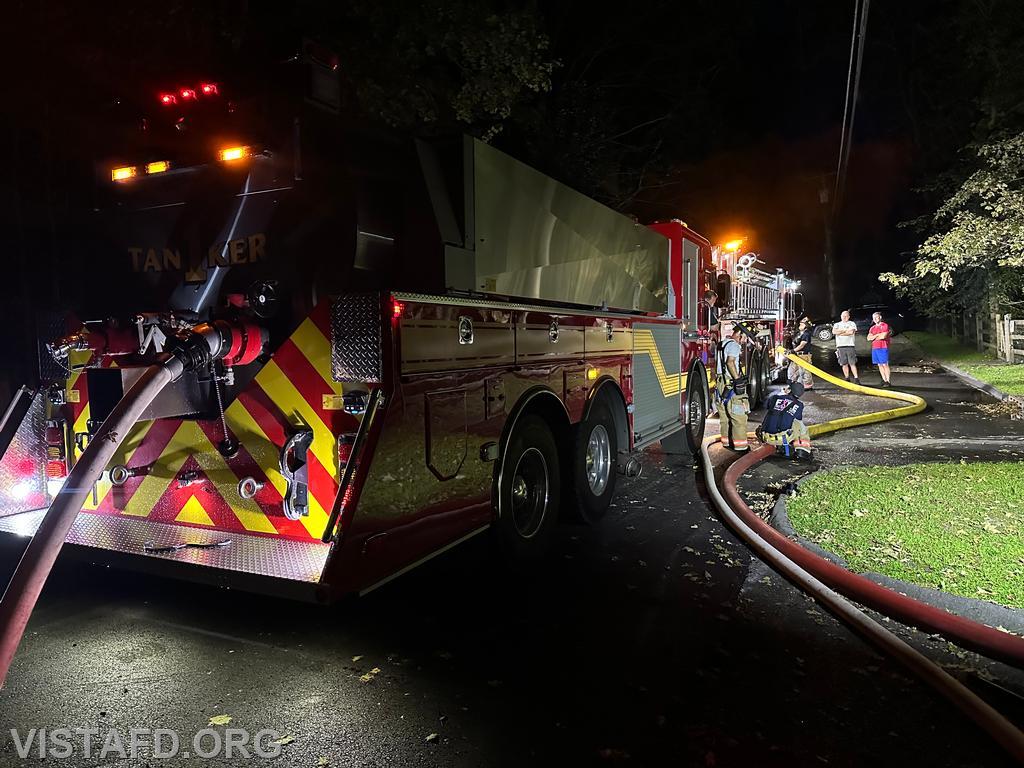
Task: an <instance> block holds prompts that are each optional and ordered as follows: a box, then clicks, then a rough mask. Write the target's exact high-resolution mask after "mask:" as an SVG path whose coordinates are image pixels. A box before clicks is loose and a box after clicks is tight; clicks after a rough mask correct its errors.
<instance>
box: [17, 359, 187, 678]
mask: <svg viewBox="0 0 1024 768" xmlns="http://www.w3.org/2000/svg"><path fill="white" fill-rule="evenodd" d="M183 371H184V366H183V364H182V362H181V360H179V359H178V358H177V357H168V358H167V359H166V360H165V361H163V362H162V363H157V364H156V365H151V366H150V367H149V368H147V369H146V371H145V372H144V373H143V374H142V376H140V377H139V378H138V379H137V380H136V382H135V384H134V385H132V387H131V389H129V390H128V392H127V394H125V396H124V397H123V398H121V401H120V402H119V403H118V404H117V406H115V408H114V410H113V411H111V413H110V416H108V417H107V418H106V420H105V421H104V422H103V425H102V426H101V427H100V428H99V431H98V432H97V433H96V435H95V436H94V437H93V439H92V440H91V441H90V442H89V445H88V446H86V449H85V451H83V452H82V456H81V458H80V459H79V460H78V462H77V463H76V464H75V466H74V468H73V469H72V470H71V473H70V474H69V475H68V478H67V480H66V481H65V483H64V487H63V488H61V490H60V493H58V494H57V498H56V499H54V500H53V503H52V504H51V505H50V508H49V509H48V510H47V511H46V514H45V515H44V516H43V520H42V522H41V523H40V524H39V528H38V529H36V532H35V535H34V536H33V537H32V541H30V542H29V544H28V547H27V548H26V549H25V554H24V555H22V558H21V561H20V562H19V563H18V568H17V570H16V571H15V572H14V576H13V577H12V578H11V583H10V584H9V585H8V586H7V591H6V592H4V597H3V600H2V601H0V686H2V685H3V683H4V681H5V680H6V678H7V670H8V669H9V668H10V665H11V660H12V659H13V658H14V653H15V651H17V650H18V643H19V642H21V636H22V633H23V632H24V631H25V625H26V624H27V623H28V618H29V616H30V615H31V614H32V609H33V608H34V607H35V604H36V600H37V599H38V598H39V593H40V592H41V591H42V589H43V585H44V584H45V583H46V577H47V576H48V575H49V573H50V569H51V568H53V563H54V561H55V560H56V559H57V555H58V554H59V553H60V550H61V547H62V546H64V540H65V539H66V538H67V535H68V532H69V531H70V530H71V526H72V524H73V523H74V522H75V518H76V517H78V513H79V512H80V511H81V509H82V505H83V504H84V503H85V500H86V498H87V497H88V496H89V493H90V492H91V491H92V488H93V486H94V485H95V483H96V481H97V480H99V478H100V476H101V475H102V474H103V470H104V469H106V467H107V464H109V463H110V460H111V459H112V458H113V456H114V452H115V451H116V450H117V449H118V446H120V445H121V443H122V441H123V440H124V439H125V437H127V435H128V431H129V430H130V429H131V428H132V426H134V425H135V422H136V421H138V420H139V417H140V416H141V415H142V412H143V411H144V410H145V409H146V408H147V407H148V406H149V404H150V403H152V402H153V398H155V397H156V396H157V395H158V394H159V393H160V390H162V389H163V388H164V387H165V386H166V385H167V384H169V383H170V382H171V381H173V380H174V379H176V378H177V377H178V376H180V375H181V374H182V372H183Z"/></svg>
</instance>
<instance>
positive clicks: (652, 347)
mask: <svg viewBox="0 0 1024 768" xmlns="http://www.w3.org/2000/svg"><path fill="white" fill-rule="evenodd" d="M679 334H680V329H679V326H678V325H667V324H660V323H657V324H656V323H637V324H635V325H634V326H633V441H634V444H635V447H637V448H642V447H644V446H645V445H649V444H650V443H653V442H654V441H655V440H660V439H661V438H662V437H665V436H666V435H669V434H671V433H673V432H675V431H677V430H678V429H679V428H680V427H682V425H683V422H682V417H681V415H680V406H681V400H680V397H681V393H682V391H683V386H684V384H685V376H683V373H682V346H681V340H680V337H679Z"/></svg>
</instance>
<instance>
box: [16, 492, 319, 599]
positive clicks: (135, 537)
mask: <svg viewBox="0 0 1024 768" xmlns="http://www.w3.org/2000/svg"><path fill="white" fill-rule="evenodd" d="M45 513H46V510H45V509H38V510H35V511H32V512H24V513H22V514H20V515H13V516H10V517H5V518H0V532H5V533H13V534H17V535H19V536H31V535H32V534H34V533H35V531H36V528H38V527H39V523H40V522H41V521H42V519H43V515H44V514H45ZM225 540H227V541H229V542H231V543H230V544H228V545H226V546H223V547H213V548H211V549H196V548H195V547H185V548H184V549H180V550H178V551H176V552H167V553H154V552H146V551H145V549H144V546H145V544H146V543H147V542H150V543H152V544H153V545H154V546H157V547H160V546H169V545H172V544H181V543H183V542H189V543H196V544H202V543H210V542H215V541H225ZM66 541H67V543H69V544H79V545H81V546H86V547H95V548H97V549H109V550H112V551H115V552H125V553H128V554H133V555H141V556H144V557H153V558H159V559H164V560H175V561H178V562H182V563H192V564H194V565H203V566H207V567H210V568H220V569H222V570H225V571H237V572H240V573H249V574H255V575H258V576H269V577H272V578H279V579H288V580H290V581H301V582H307V583H312V584H316V583H318V582H319V581H320V575H321V572H322V571H323V567H324V564H325V563H326V562H327V555H328V554H329V553H330V545H328V544H322V543H321V542H303V541H291V540H286V539H274V538H270V537H268V536H247V535H245V534H238V533H225V532H223V531H207V530H203V529H200V528H191V527H185V526H179V525H169V524H167V523H157V522H153V521H151V520H134V519H130V518H125V517H113V516H110V515H92V514H89V513H87V512H86V513H82V514H80V515H79V516H78V519H76V520H75V523H74V525H73V526H72V527H71V531H70V533H68V537H67V539H66Z"/></svg>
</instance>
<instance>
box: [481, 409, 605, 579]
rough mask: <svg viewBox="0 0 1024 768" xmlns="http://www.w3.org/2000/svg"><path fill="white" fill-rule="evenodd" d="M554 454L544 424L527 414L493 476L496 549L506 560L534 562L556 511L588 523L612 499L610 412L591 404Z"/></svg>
mask: <svg viewBox="0 0 1024 768" xmlns="http://www.w3.org/2000/svg"><path fill="white" fill-rule="evenodd" d="M566 437H567V438H568V439H567V440H566V441H565V442H566V445H564V446H563V450H561V451H560V450H559V446H558V444H557V442H556V440H555V436H554V434H553V433H552V431H551V429H550V428H549V427H548V425H547V423H545V421H544V420H543V419H542V418H541V417H540V416H538V415H536V414H529V415H527V416H524V417H523V418H522V419H520V421H519V423H518V424H516V426H515V429H514V431H513V433H512V437H511V439H510V440H509V443H508V447H507V449H506V450H505V455H504V457H503V459H502V463H501V467H500V471H499V475H498V520H497V523H496V524H495V530H496V534H497V539H498V543H499V546H500V547H501V549H502V550H503V551H504V552H505V553H506V555H508V556H509V557H510V558H512V559H517V560H522V559H527V560H529V559H534V558H537V557H539V556H540V555H542V554H543V553H544V551H545V550H546V549H547V547H548V545H549V544H550V542H551V538H552V536H553V535H554V531H555V526H556V525H557V522H558V515H559V511H560V510H561V509H563V508H564V509H565V510H566V511H567V512H568V513H569V514H570V515H571V516H572V517H573V518H575V519H578V520H581V521H583V522H585V523H593V522H596V521H598V520H600V519H601V518H602V517H604V515H605V513H606V512H607V511H608V506H609V504H611V500H612V496H613V495H614V494H615V481H616V478H617V472H616V462H617V457H618V438H617V432H616V429H615V421H614V417H613V416H612V412H611V409H610V408H609V406H608V405H607V403H606V402H605V401H604V400H598V401H595V402H594V403H593V405H592V406H591V408H590V413H589V414H588V416H587V418H586V419H584V420H583V421H582V422H580V423H579V424H578V425H576V426H575V427H573V428H572V429H570V430H568V432H567V433H566Z"/></svg>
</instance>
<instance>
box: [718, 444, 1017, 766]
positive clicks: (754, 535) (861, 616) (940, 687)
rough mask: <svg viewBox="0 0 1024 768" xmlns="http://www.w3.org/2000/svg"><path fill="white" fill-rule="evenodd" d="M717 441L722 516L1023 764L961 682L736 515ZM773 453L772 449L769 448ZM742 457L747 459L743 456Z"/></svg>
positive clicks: (1011, 739)
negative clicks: (725, 491)
mask: <svg viewBox="0 0 1024 768" xmlns="http://www.w3.org/2000/svg"><path fill="white" fill-rule="evenodd" d="M718 440H719V438H717V437H714V438H709V439H707V440H705V441H704V443H703V444H702V445H701V455H702V459H703V461H702V463H703V465H704V480H705V482H706V484H707V488H708V492H709V493H710V494H711V499H712V501H713V502H714V504H715V506H716V507H717V508H718V511H719V513H720V514H721V516H722V518H723V519H724V520H725V522H726V523H727V524H728V526H729V527H730V528H732V529H733V531H735V532H736V534H737V535H739V536H740V538H742V539H743V541H744V543H745V544H746V545H747V546H748V547H749V548H750V549H751V551H753V552H754V554H755V555H757V556H758V557H759V558H761V560H763V561H764V562H766V563H767V564H768V565H770V566H771V567H772V568H774V569H775V570H776V571H777V572H778V573H780V574H782V575H783V576H784V577H786V578H787V579H788V580H789V581H791V582H792V583H793V584H794V585H796V587H797V588H798V589H800V590H801V591H802V592H804V593H806V594H808V595H810V596H811V597H813V598H814V599H815V600H817V601H818V602H819V603H820V604H821V605H822V606H824V607H825V608H826V609H827V610H828V611H829V612H830V613H831V614H832V615H833V616H835V617H836V618H837V619H839V620H840V621H842V622H843V623H845V624H846V625H847V626H848V627H850V628H851V629H852V630H854V631H855V632H856V633H857V634H859V635H860V636H861V637H862V638H864V639H865V640H866V641H867V642H869V643H871V644H872V645H873V646H875V647H876V648H877V649H878V650H880V651H882V652H883V653H886V654H888V655H889V656H891V657H892V658H894V659H896V660H897V661H898V662H899V663H900V664H902V665H903V666H904V668H906V669H907V670H908V671H909V672H911V673H912V674H914V675H915V676H916V677H917V678H918V679H919V680H921V681H923V682H924V683H926V684H927V685H929V686H931V687H932V689H934V690H935V691H936V692H937V693H939V694H940V695H941V696H943V697H944V698H945V699H947V700H949V701H950V702H951V703H952V704H954V705H955V706H956V707H957V708H958V709H960V711H961V712H963V713H964V714H965V715H967V716H968V717H969V718H970V719H971V720H973V721H974V722H975V723H977V724H978V725H979V726H980V727H981V728H983V729H984V730H985V731H986V732H987V733H988V734H989V735H990V736H992V738H993V739H995V740H996V741H997V742H998V743H999V744H1000V745H1002V746H1003V748H1004V749H1006V751H1007V752H1008V753H1010V754H1011V755H1013V756H1014V757H1015V758H1016V759H1017V760H1021V761H1024V734H1022V733H1021V732H1020V730H1018V729H1017V727H1016V726H1014V725H1013V723H1011V722H1010V721H1009V720H1007V719H1006V718H1005V717H1003V716H1002V715H1001V714H1000V713H999V712H997V711H996V710H995V709H994V708H993V707H992V706H990V705H989V704H987V703H986V702H984V701H982V700H981V698H979V697H978V695H977V694H975V693H974V692H973V691H971V690H970V689H968V688H967V687H966V686H964V685H963V683H961V682H959V681H958V680H957V679H956V678H954V677H953V676H952V675H950V674H949V673H948V672H946V671H945V670H944V669H942V668H941V667H940V666H938V665H937V664H935V663H934V662H933V661H931V660H930V659H928V658H927V657H926V656H925V655H924V654H922V653H921V652H920V651H918V650H916V649H915V648H913V647H912V646H910V645H909V644H908V643H906V642H905V641H903V640H902V639H900V638H899V637H897V636H896V635H895V634H893V633H892V632H890V631H889V630H887V629H885V628H884V627H883V626H882V625H881V624H879V623H878V622H877V621H875V620H874V619H872V618H871V617H869V616H868V615H867V614H866V613H864V612H863V611H861V610H860V609H859V608H857V607H856V606H855V605H854V604H853V603H851V602H849V601H848V600H845V599H844V598H843V597H842V596H841V595H839V594H838V593H837V592H835V591H834V590H833V589H831V588H830V587H829V586H828V585H826V584H825V583H824V582H822V581H820V580H819V579H817V578H815V576H814V575H812V574H811V573H809V572H808V571H807V570H805V569H804V567H801V566H802V565H803V564H798V563H797V562H796V561H794V560H793V559H791V557H790V556H788V555H787V554H784V553H783V552H782V551H780V550H779V549H778V548H777V545H776V543H775V542H771V541H769V540H768V539H766V538H765V537H764V531H763V530H755V529H754V528H753V527H751V526H750V525H749V524H748V523H749V522H750V521H749V519H748V517H749V516H740V515H738V514H737V513H736V512H735V511H734V509H733V507H732V506H730V504H729V502H727V501H726V499H725V498H724V497H723V495H722V493H721V492H720V491H719V490H718V484H717V483H716V482H715V474H714V473H715V470H714V465H713V464H712V462H711V456H710V455H709V454H708V446H710V445H711V444H712V443H714V442H717V441H718ZM773 450H774V449H773ZM745 458H746V457H745Z"/></svg>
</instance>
